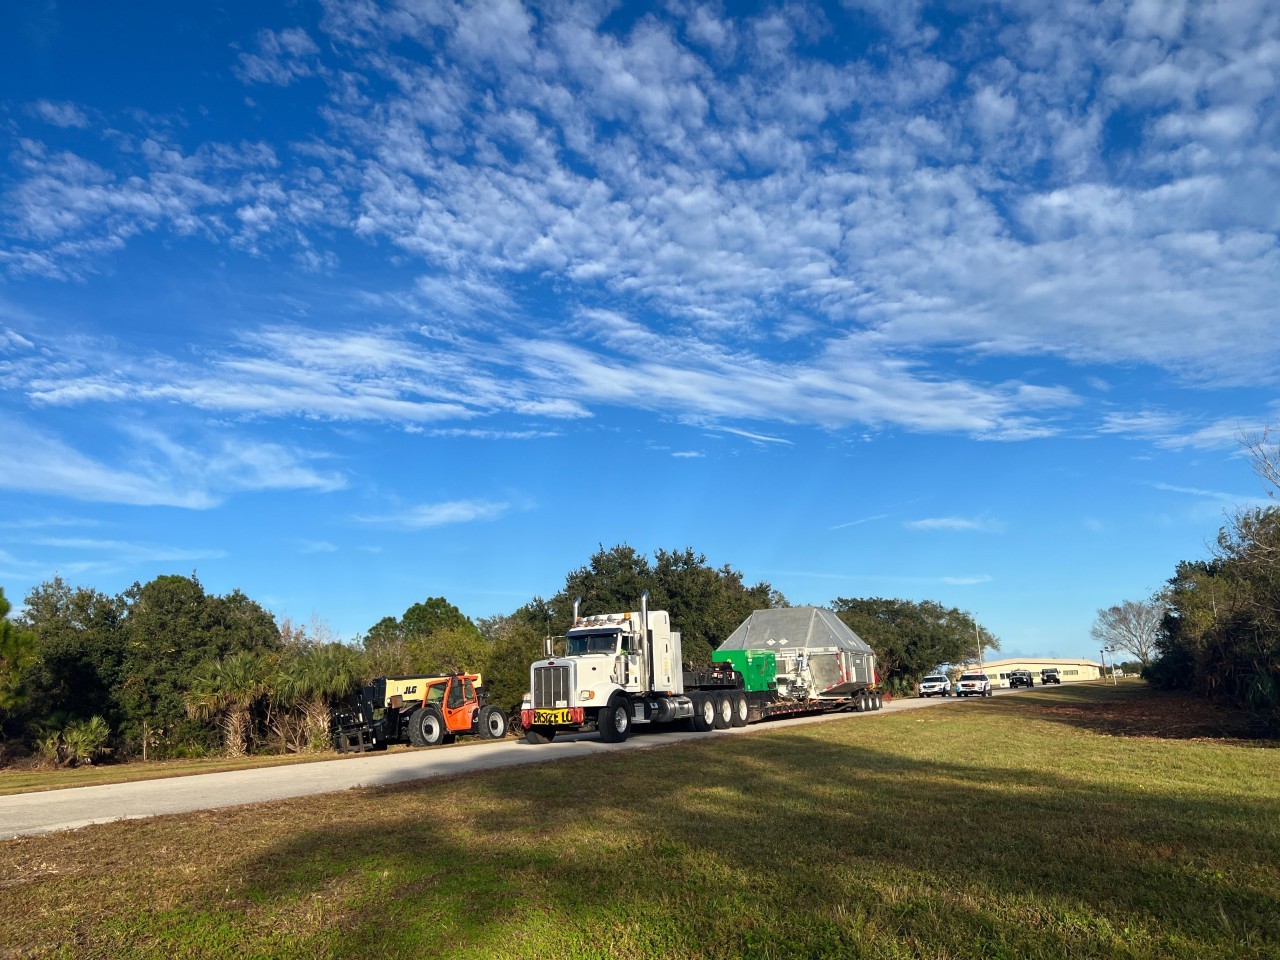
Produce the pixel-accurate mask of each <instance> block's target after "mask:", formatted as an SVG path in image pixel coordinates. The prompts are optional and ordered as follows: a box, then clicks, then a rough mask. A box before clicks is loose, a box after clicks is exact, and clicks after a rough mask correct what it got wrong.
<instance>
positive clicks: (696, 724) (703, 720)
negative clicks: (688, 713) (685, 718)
mask: <svg viewBox="0 0 1280 960" xmlns="http://www.w3.org/2000/svg"><path fill="white" fill-rule="evenodd" d="M715 727H716V702H715V700H714V699H712V698H711V697H710V696H708V695H707V694H705V693H695V694H694V695H693V729H694V730H696V731H697V732H698V733H707V732H709V731H711V730H714V729H715Z"/></svg>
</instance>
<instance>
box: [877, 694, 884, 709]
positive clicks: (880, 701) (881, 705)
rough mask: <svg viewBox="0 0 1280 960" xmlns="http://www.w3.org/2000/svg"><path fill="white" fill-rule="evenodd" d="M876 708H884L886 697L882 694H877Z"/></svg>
mask: <svg viewBox="0 0 1280 960" xmlns="http://www.w3.org/2000/svg"><path fill="white" fill-rule="evenodd" d="M876 709H877V710H883V709H884V697H882V696H880V694H878V693H877V694H876Z"/></svg>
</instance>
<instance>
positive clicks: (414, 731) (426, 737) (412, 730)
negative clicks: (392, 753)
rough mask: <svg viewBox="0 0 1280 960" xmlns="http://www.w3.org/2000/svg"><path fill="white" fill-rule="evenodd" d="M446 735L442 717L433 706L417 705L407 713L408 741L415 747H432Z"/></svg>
mask: <svg viewBox="0 0 1280 960" xmlns="http://www.w3.org/2000/svg"><path fill="white" fill-rule="evenodd" d="M447 736H448V730H447V729H446V727H445V725H444V717H443V716H442V715H441V713H440V711H439V709H437V708H436V707H435V706H431V705H429V706H425V707H419V708H418V709H417V710H415V711H413V713H411V714H409V742H410V743H411V744H413V745H414V746H415V747H434V746H436V745H437V744H441V743H444V742H445V738H446V737H447Z"/></svg>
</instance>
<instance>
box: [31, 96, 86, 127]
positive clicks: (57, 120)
mask: <svg viewBox="0 0 1280 960" xmlns="http://www.w3.org/2000/svg"><path fill="white" fill-rule="evenodd" d="M31 111H32V113H34V114H35V115H36V116H38V117H39V118H40V119H41V120H43V121H44V122H45V123H48V124H52V125H53V126H55V127H77V128H83V127H87V126H89V117H88V116H87V115H86V114H85V112H84V111H83V110H81V109H80V108H79V107H77V106H76V105H75V104H74V103H67V102H65V101H61V102H55V101H52V100H44V99H41V100H37V101H36V102H35V103H33V104H32V105H31Z"/></svg>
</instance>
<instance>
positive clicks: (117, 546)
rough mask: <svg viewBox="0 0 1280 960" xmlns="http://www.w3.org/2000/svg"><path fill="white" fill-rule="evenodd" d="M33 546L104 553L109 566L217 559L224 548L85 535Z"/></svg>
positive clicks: (44, 540) (80, 553)
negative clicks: (97, 538)
mask: <svg viewBox="0 0 1280 960" xmlns="http://www.w3.org/2000/svg"><path fill="white" fill-rule="evenodd" d="M30 543H31V544H32V545H33V546H38V547H46V548H54V549H57V550H67V551H71V552H73V553H74V554H75V555H76V556H83V555H85V554H104V555H105V556H103V557H102V558H101V560H96V561H95V562H108V563H110V564H112V565H115V566H119V565H132V564H138V563H169V562H179V561H181V562H192V561H197V560H217V559H221V558H222V557H225V556H226V555H227V554H226V551H225V550H218V549H191V548H188V547H172V546H165V545H162V544H156V543H146V542H136V543H135V542H132V541H128V540H95V539H89V538H85V537H44V538H40V539H36V540H32V541H30Z"/></svg>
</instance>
